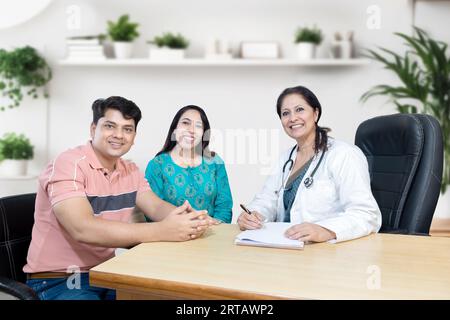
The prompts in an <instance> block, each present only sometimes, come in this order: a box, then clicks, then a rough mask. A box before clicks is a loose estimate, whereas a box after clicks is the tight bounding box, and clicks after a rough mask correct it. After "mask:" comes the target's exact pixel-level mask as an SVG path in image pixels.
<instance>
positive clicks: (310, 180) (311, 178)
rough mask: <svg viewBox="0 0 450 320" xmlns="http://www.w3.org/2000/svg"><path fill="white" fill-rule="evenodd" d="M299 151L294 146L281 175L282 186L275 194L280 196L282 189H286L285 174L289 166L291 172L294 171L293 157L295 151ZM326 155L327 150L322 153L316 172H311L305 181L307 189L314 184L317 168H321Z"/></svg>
mask: <svg viewBox="0 0 450 320" xmlns="http://www.w3.org/2000/svg"><path fill="white" fill-rule="evenodd" d="M296 149H297V146H294V147H293V148H292V150H291V153H290V154H289V159H288V160H287V161H286V162H285V163H284V165H283V172H282V174H281V186H280V188H279V189H278V190H277V191H275V194H276V195H278V194H279V193H280V191H281V189H282V188H284V184H285V182H286V181H285V180H286V176H285V172H286V167H287V166H288V165H289V171H291V170H292V166H293V165H294V160H292V155H293V154H294V151H295V150H296ZM324 155H325V150H324V151H322V154H321V156H320V159H319V162H318V163H317V164H316V166H315V168H314V170H313V171H312V172H311V174H310V175H309V177H307V178H306V179H305V180H304V181H303V184H304V185H305V187H306V188H307V189H309V188H311V186H312V185H313V183H314V175H315V174H316V171H317V168H319V166H320V163H321V162H322V159H323V156H324Z"/></svg>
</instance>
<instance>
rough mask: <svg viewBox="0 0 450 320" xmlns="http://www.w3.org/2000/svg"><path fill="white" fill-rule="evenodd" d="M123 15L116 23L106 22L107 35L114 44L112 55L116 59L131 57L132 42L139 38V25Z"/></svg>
mask: <svg viewBox="0 0 450 320" xmlns="http://www.w3.org/2000/svg"><path fill="white" fill-rule="evenodd" d="M129 20H130V17H129V16H128V15H127V14H124V15H122V16H120V17H119V20H117V22H112V21H108V35H109V37H110V38H111V40H112V41H113V42H114V54H115V56H116V58H118V59H128V58H131V56H132V55H133V46H134V44H133V41H134V39H136V38H137V37H138V36H139V32H138V31H137V28H138V26H139V24H137V23H132V22H130V21H129Z"/></svg>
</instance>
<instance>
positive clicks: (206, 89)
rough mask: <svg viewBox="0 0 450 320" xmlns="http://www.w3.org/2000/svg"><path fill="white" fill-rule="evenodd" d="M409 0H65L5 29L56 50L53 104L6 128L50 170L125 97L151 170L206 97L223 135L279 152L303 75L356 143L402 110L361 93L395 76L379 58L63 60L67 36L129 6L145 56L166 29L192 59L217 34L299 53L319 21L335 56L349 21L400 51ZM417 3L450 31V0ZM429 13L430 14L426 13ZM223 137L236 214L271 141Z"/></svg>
mask: <svg viewBox="0 0 450 320" xmlns="http://www.w3.org/2000/svg"><path fill="white" fill-rule="evenodd" d="M410 4H411V2H410V1H408V0H399V1H389V0H382V1H368V0H364V1H352V0H340V1H333V0H317V1H293V0H247V1H240V0H228V1H211V0H209V1H208V0H191V1H183V0H165V1H162V0H149V1H138V0H132V1H127V2H126V3H125V2H124V1H120V0H96V1H92V0H91V1H87V0H85V1H66V0H61V1H54V2H53V3H52V4H51V5H50V6H49V7H48V8H47V9H46V10H45V11H44V12H43V13H42V14H41V15H39V16H37V17H35V18H33V19H32V20H31V21H29V22H27V23H25V24H23V25H20V26H17V27H14V28H11V29H7V30H0V47H6V46H22V45H25V44H30V45H33V46H36V47H40V48H45V49H44V52H45V55H46V57H47V58H48V60H49V62H50V63H51V65H52V68H53V72H54V78H53V80H52V82H51V84H50V88H49V89H50V95H51V97H50V100H49V101H48V108H47V107H46V103H47V102H46V101H45V100H40V101H38V102H26V103H24V104H23V105H22V106H21V107H20V108H19V109H17V110H14V111H8V112H5V113H2V114H0V134H3V132H6V131H9V130H13V129H14V130H16V131H22V132H24V133H26V134H28V135H29V136H30V137H31V140H32V141H33V142H34V143H35V144H36V151H37V157H36V159H35V160H34V161H33V164H32V170H33V171H34V172H39V170H40V169H41V168H42V167H43V166H44V165H45V163H46V162H47V161H48V160H49V159H51V158H52V157H54V156H55V155H56V154H58V153H59V152H61V151H63V150H65V149H67V148H68V147H71V146H74V145H78V144H83V143H85V142H86V141H87V139H88V138H89V135H88V134H89V131H88V127H89V123H90V121H91V110H90V105H91V103H92V101H93V100H95V99H96V98H98V97H107V96H110V95H122V96H124V97H127V98H129V99H131V100H133V101H135V102H136V103H137V104H138V105H139V106H140V107H141V109H142V112H143V120H142V122H141V123H140V124H139V128H138V137H137V140H136V144H135V146H134V147H133V149H132V151H131V152H130V153H129V154H127V155H126V158H130V159H133V160H134V161H135V162H136V163H137V164H138V165H139V166H140V167H141V168H142V169H145V166H146V164H147V162H148V160H150V159H151V158H152V157H153V155H154V154H155V153H156V152H157V151H158V150H159V149H160V148H161V146H162V144H163V141H164V138H165V135H166V133H167V129H168V126H169V124H170V122H171V120H172V118H173V115H174V114H175V112H176V111H177V110H178V109H179V108H180V107H182V106H184V105H187V104H197V105H199V106H202V107H203V108H204V109H205V110H206V112H207V114H208V116H209V119H210V122H211V125H212V127H213V128H214V129H217V130H219V132H218V133H217V135H216V137H219V135H220V134H221V135H222V136H225V137H227V134H228V135H230V134H231V135H233V134H234V133H236V131H234V130H236V129H254V130H256V132H258V131H257V130H263V131H262V132H261V134H260V135H259V136H258V137H259V143H260V144H261V145H262V146H264V147H266V149H268V150H269V151H270V152H271V154H272V155H273V156H274V157H275V158H276V157H277V155H278V153H279V149H284V148H285V147H287V146H290V145H292V144H293V142H292V141H291V140H289V139H288V138H287V137H286V136H285V135H284V133H283V132H281V131H279V130H280V129H281V127H280V124H279V120H278V118H277V115H276V113H275V107H274V105H275V100H276V98H277V96H278V94H279V93H280V92H281V90H282V89H284V88H285V87H288V86H293V85H297V84H302V85H305V86H307V87H309V88H310V89H312V90H313V91H314V92H315V93H316V94H317V96H318V97H319V100H320V101H321V103H322V106H323V117H322V119H321V125H324V126H329V127H331V128H332V129H333V131H332V135H333V136H334V137H336V138H339V139H342V140H345V141H347V142H353V138H354V133H355V131H356V128H357V126H358V124H359V123H360V122H362V121H363V120H365V119H367V118H370V117H373V116H376V115H381V114H388V113H392V112H395V110H394V108H393V107H392V106H390V105H387V104H384V102H385V100H384V99H382V98H379V99H373V100H371V101H369V103H367V104H366V105H364V106H362V105H361V104H360V103H359V101H358V99H359V97H360V96H361V94H362V93H363V92H365V91H366V90H367V89H369V88H370V87H371V86H372V85H375V84H379V83H386V82H391V83H392V82H393V81H395V78H394V77H393V76H392V75H391V74H390V73H388V72H386V71H384V70H382V69H381V68H380V67H379V65H377V64H375V63H372V64H371V65H369V66H363V67H349V68H324V67H321V68H300V67H296V68H292V67H228V68H223V67H153V68H152V67H139V68H138V67H128V68H126V67H63V66H60V65H58V61H59V60H60V59H62V58H63V57H64V52H65V48H64V39H65V37H67V36H72V35H82V34H96V33H100V32H105V28H106V20H113V19H116V18H117V17H118V16H119V15H121V14H123V13H129V14H130V16H131V19H133V20H136V21H138V22H139V23H140V33H141V37H140V38H139V39H138V40H137V41H136V46H137V48H136V55H137V56H140V57H145V56H146V55H147V52H146V49H147V48H146V45H145V41H146V40H148V39H151V38H152V37H153V36H154V35H156V34H159V33H161V32H163V31H175V32H181V33H183V34H184V35H185V36H186V37H187V38H189V39H190V41H191V46H190V48H189V50H188V56H191V57H200V56H202V55H203V50H204V47H205V45H206V43H207V41H208V40H209V39H210V38H211V37H219V38H223V39H226V40H228V41H230V43H231V45H232V47H233V48H234V49H237V48H238V45H239V42H240V41H245V40H277V41H279V42H280V44H281V46H282V48H283V54H284V56H286V57H293V56H294V55H295V48H294V45H293V42H292V41H293V34H294V32H295V30H296V28H297V27H298V26H302V25H305V24H309V25H312V24H314V23H316V24H317V25H318V26H320V28H321V29H322V30H323V32H324V33H325V35H326V38H325V41H324V43H323V45H322V47H321V49H320V51H319V55H320V56H326V55H327V51H328V49H327V48H328V46H329V42H330V40H331V39H332V35H333V34H334V32H336V31H347V30H354V31H355V40H356V44H357V46H358V49H359V51H360V49H361V48H364V47H372V48H373V47H374V46H375V45H379V46H385V47H389V48H391V49H393V50H398V51H401V50H403V49H404V48H403V46H402V44H401V41H399V39H397V38H396V37H395V36H393V35H392V33H393V32H397V31H400V32H405V33H410V32H411V22H412V19H413V16H412V10H411V6H410ZM71 5H76V6H78V7H79V8H80V10H81V20H80V21H81V29H80V30H70V29H69V28H68V27H67V23H68V18H69V15H68V14H67V13H66V10H67V8H68V7H69V6H71ZM370 5H378V6H379V8H380V9H381V28H380V29H378V30H370V29H368V28H367V26H366V22H367V19H368V14H367V13H366V10H367V8H368V7H369V6H370ZM434 6H436V7H437V8H438V9H434V8H435V7H434ZM417 8H418V9H417V10H416V21H417V22H419V21H420V23H423V24H424V26H425V27H426V29H430V28H428V26H432V27H433V28H432V31H433V33H434V32H435V30H439V35H440V36H441V38H442V39H443V40H448V38H449V37H448V36H449V31H443V30H449V29H450V28H448V27H446V28H444V27H443V25H444V24H446V25H447V26H448V24H449V23H448V22H447V20H445V21H444V20H441V21H440V22H439V23H437V22H436V21H435V19H434V17H437V16H439V17H441V16H442V17H443V16H448V15H449V14H450V4H449V3H439V4H437V3H436V4H434V3H426V4H420V5H419V6H418V7H417ZM421 11H423V12H426V15H425V14H424V15H421ZM425 16H426V17H425ZM437 34H438V32H436V35H437ZM47 112H48V113H47ZM47 118H48V119H49V121H48V123H47V121H46V119H47ZM18 119H21V120H20V121H18ZM270 130H278V131H276V132H275V133H277V132H278V135H277V136H275V138H276V140H275V142H276V141H278V143H268V142H264V137H265V133H266V132H267V133H268V134H270ZM48 134H49V135H48ZM47 135H48V136H47ZM47 140H48V146H47ZM219 140H220V139H219ZM241 140H243V139H241ZM212 144H213V145H214V146H215V148H214V149H215V150H216V151H218V152H219V154H220V155H221V156H222V157H223V158H225V160H226V162H227V163H228V166H227V168H228V174H229V179H230V184H231V188H232V192H233V197H234V203H235V208H234V214H235V215H237V214H238V213H239V209H238V204H239V203H241V202H242V203H247V202H249V201H250V200H251V199H252V197H253V195H254V193H255V192H256V191H257V190H258V189H259V188H260V187H261V186H262V184H263V181H264V180H265V176H264V175H263V174H261V168H262V167H263V168H264V167H267V166H268V164H267V159H265V158H266V157H264V152H263V151H264V150H262V149H264V148H262V149H258V150H259V151H260V153H261V154H260V155H259V157H258V159H257V160H258V161H257V162H256V163H250V162H251V161H250V160H251V155H250V154H249V151H248V150H251V143H250V142H247V143H246V148H245V149H244V150H240V147H239V146H238V145H237V144H236V140H235V139H232V138H231V137H230V136H228V138H227V139H225V140H224V144H221V143H220V141H217V139H216V142H215V143H212ZM46 152H47V153H48V157H47V155H46ZM238 157H243V158H240V161H241V162H244V163H239V161H238V160H239V159H238ZM242 160H244V161H242ZM236 162H238V163H236ZM449 202H450V201H449ZM445 210H446V212H444V213H443V212H438V213H437V214H438V215H448V216H450V210H447V209H445Z"/></svg>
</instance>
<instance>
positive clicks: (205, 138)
mask: <svg viewBox="0 0 450 320" xmlns="http://www.w3.org/2000/svg"><path fill="white" fill-rule="evenodd" d="M188 110H196V111H198V113H200V118H201V119H202V123H203V135H202V143H201V150H196V152H197V153H198V154H201V155H202V156H205V157H207V158H211V157H214V156H215V153H214V152H213V151H210V150H209V148H208V145H209V138H210V131H211V127H210V125H209V120H208V117H207V116H206V113H205V111H204V110H203V109H202V108H200V107H199V106H194V105H188V106H185V107H183V108H181V109H180V110H178V112H177V113H176V114H175V117H174V118H173V120H172V123H171V124H170V127H169V132H167V137H166V142H165V143H164V146H163V147H162V149H161V151H159V152H158V153H157V154H156V156H159V155H160V154H162V153H165V152H170V151H172V149H173V148H174V147H175V146H176V144H177V141H176V139H175V138H174V137H173V133H174V131H175V129H176V128H177V125H178V122H179V121H180V119H181V116H182V115H183V113H185V112H186V111H188ZM199 146H200V144H199Z"/></svg>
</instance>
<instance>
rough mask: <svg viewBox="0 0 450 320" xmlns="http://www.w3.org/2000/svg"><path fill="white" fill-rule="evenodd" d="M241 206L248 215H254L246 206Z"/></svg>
mask: <svg viewBox="0 0 450 320" xmlns="http://www.w3.org/2000/svg"><path fill="white" fill-rule="evenodd" d="M240 206H241V208H242V210H244V211H245V212H247V213H248V214H252V212H251V211H250V210H248V209H247V207H246V206H244V205H243V204H240Z"/></svg>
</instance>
